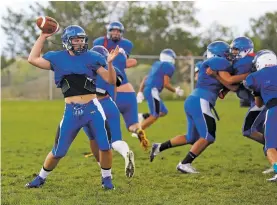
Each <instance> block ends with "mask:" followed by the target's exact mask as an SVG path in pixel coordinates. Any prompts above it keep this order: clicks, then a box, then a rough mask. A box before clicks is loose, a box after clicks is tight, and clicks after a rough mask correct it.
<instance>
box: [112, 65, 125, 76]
mask: <svg viewBox="0 0 277 205" xmlns="http://www.w3.org/2000/svg"><path fill="white" fill-rule="evenodd" d="M114 69H115V72H116V75H117V76H121V77H123V73H122V72H121V71H120V70H119V69H118V68H117V67H114Z"/></svg>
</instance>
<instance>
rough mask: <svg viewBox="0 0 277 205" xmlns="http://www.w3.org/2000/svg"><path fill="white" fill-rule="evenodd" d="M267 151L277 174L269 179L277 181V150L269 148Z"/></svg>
mask: <svg viewBox="0 0 277 205" xmlns="http://www.w3.org/2000/svg"><path fill="white" fill-rule="evenodd" d="M266 153H267V159H268V161H269V162H270V164H271V165H272V166H273V170H274V172H275V175H274V176H273V177H272V178H270V179H268V181H271V182H277V150H276V149H275V148H270V149H268V150H267V152H266Z"/></svg>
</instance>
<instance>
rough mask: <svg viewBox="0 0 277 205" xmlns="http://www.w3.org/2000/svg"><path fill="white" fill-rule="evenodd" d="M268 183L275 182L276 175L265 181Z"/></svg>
mask: <svg viewBox="0 0 277 205" xmlns="http://www.w3.org/2000/svg"><path fill="white" fill-rule="evenodd" d="M267 181H269V182H277V174H275V175H274V176H273V177H272V178H270V179H267Z"/></svg>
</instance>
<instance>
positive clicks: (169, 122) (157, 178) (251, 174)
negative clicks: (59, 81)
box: [1, 98, 277, 205]
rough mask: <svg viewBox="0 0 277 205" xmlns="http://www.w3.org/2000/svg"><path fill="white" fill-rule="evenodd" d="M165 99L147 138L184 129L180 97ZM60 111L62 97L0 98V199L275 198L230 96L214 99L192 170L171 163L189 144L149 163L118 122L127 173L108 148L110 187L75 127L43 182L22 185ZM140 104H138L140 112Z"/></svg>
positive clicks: (48, 142) (271, 203)
mask: <svg viewBox="0 0 277 205" xmlns="http://www.w3.org/2000/svg"><path fill="white" fill-rule="evenodd" d="M166 105H167V107H168V109H169V114H168V116H167V117H165V118H163V119H160V120H159V121H158V122H157V123H156V124H155V125H154V126H153V127H151V128H150V129H149V130H148V131H147V133H148V137H149V139H150V141H151V142H152V143H153V142H163V141H165V140H167V139H169V138H171V137H173V136H175V135H177V134H182V133H185V132H186V118H185V115H184V112H183V102H181V101H171V102H166ZM63 110H64V105H63V101H52V102H50V101H40V102H35V101H29V102H27V101H2V147H1V148H2V150H1V155H2V166H1V171H2V203H1V204H3V205H8V204H9V205H17V204H22V205H23V204H24V205H46V204H47V205H52V204H64V205H71V204H74V205H91V204H97V205H98V204H99V205H100V204H103V205H107V204H113V205H115V204H124V205H129V204H143V205H146V204H151V205H162V204H168V205H173V204H178V205H179V204H180V205H183V204H188V205H192V204H202V205H206V204H224V205H226V204H232V205H233V204H243V205H246V204H249V205H250V204H251V205H252V204H259V205H260V204H266V205H276V204H277V186H276V184H274V183H268V182H266V178H268V177H269V176H264V175H262V174H261V172H262V171H263V170H264V169H265V168H268V167H269V164H268V162H267V160H266V158H265V157H264V155H263V152H262V146H261V145H259V144H257V143H255V142H253V141H250V140H248V139H246V138H244V137H242V136H241V125H242V123H243V118H244V115H245V113H246V111H247V109H246V108H244V109H242V108H239V102H238V100H237V99H234V98H229V99H228V100H225V101H220V100H219V101H218V104H217V111H218V112H219V115H220V117H221V121H219V122H218V123H217V140H216V142H215V144H213V145H212V146H211V147H209V148H208V149H207V150H206V151H205V152H204V153H203V155H202V156H200V157H199V158H197V159H196V161H195V163H194V166H195V167H196V168H197V169H198V170H199V171H200V172H201V173H200V174H198V175H185V174H180V173H178V172H177V171H176V169H175V168H176V165H177V163H178V162H179V161H180V160H182V159H183V158H184V156H185V155H186V154H187V151H188V150H189V146H187V147H178V148H175V149H170V150H167V151H165V152H163V153H162V154H161V155H160V156H158V157H157V158H156V159H155V160H154V162H152V163H150V162H149V156H148V152H144V151H143V150H142V149H141V148H140V147H139V143H138V140H137V139H135V138H132V137H130V134H129V133H127V132H126V129H125V128H124V127H123V122H121V124H122V131H123V134H124V139H125V140H126V141H127V142H128V143H129V146H130V147H131V149H133V151H134V153H135V159H136V173H135V177H134V178H132V179H127V178H126V177H125V175H124V161H123V159H122V158H121V156H119V154H117V153H114V160H113V178H114V180H113V181H114V184H115V186H116V190H114V191H104V190H102V189H101V186H100V183H101V182H100V170H99V167H98V165H97V164H96V163H95V160H94V158H85V157H84V156H83V153H84V152H87V151H89V144H88V140H87V138H86V136H85V135H84V133H83V131H81V132H80V133H79V135H78V137H77V138H76V140H75V141H74V142H73V145H72V146H71V148H70V150H69V152H68V154H67V156H66V157H65V158H64V159H63V160H62V161H61V163H60V164H59V166H58V167H57V169H56V170H55V171H53V173H51V175H49V177H48V179H47V181H46V183H45V185H44V186H43V188H40V189H26V188H24V185H25V184H26V183H27V182H29V181H30V180H32V179H33V174H35V173H37V172H38V171H39V170H40V168H41V166H42V163H43V161H44V158H45V156H46V154H47V153H48V152H49V151H50V150H51V148H52V145H53V143H54V136H55V134H56V128H57V125H58V123H59V122H60V120H61V117H62V114H63ZM146 110H147V107H146V104H145V103H144V104H142V105H141V107H140V111H146ZM270 177H271V175H270Z"/></svg>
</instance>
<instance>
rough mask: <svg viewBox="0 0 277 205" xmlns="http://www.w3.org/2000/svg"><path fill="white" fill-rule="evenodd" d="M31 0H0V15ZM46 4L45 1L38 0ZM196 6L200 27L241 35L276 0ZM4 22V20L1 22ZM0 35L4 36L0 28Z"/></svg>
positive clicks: (212, 1)
mask: <svg viewBox="0 0 277 205" xmlns="http://www.w3.org/2000/svg"><path fill="white" fill-rule="evenodd" d="M31 2H33V1H31V0H15V1H14V0H2V1H1V7H0V17H1V16H3V15H4V14H5V13H6V8H7V7H10V8H12V9H13V10H15V11H19V10H20V9H24V8H28V5H29V4H30V3H31ZM40 2H42V3H43V4H47V1H40ZM195 5H196V7H197V8H198V9H199V10H200V11H199V12H198V14H197V16H196V18H197V19H198V21H199V22H200V24H201V26H202V28H201V30H204V29H205V28H207V27H209V25H211V23H212V22H214V21H217V22H219V23H220V24H222V25H225V26H228V27H233V28H234V29H235V31H236V34H237V35H243V33H244V32H245V31H247V30H248V29H249V19H250V18H258V17H259V16H261V15H263V14H265V13H266V12H273V11H277V0H275V1H263V0H260V1H257V0H256V1H253V0H248V1H245V0H239V1H218V0H217V1H216V0H200V1H196V4H195ZM1 23H4V22H1ZM0 37H1V39H2V42H3V38H4V39H5V38H6V36H5V34H4V33H3V31H2V29H0Z"/></svg>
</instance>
